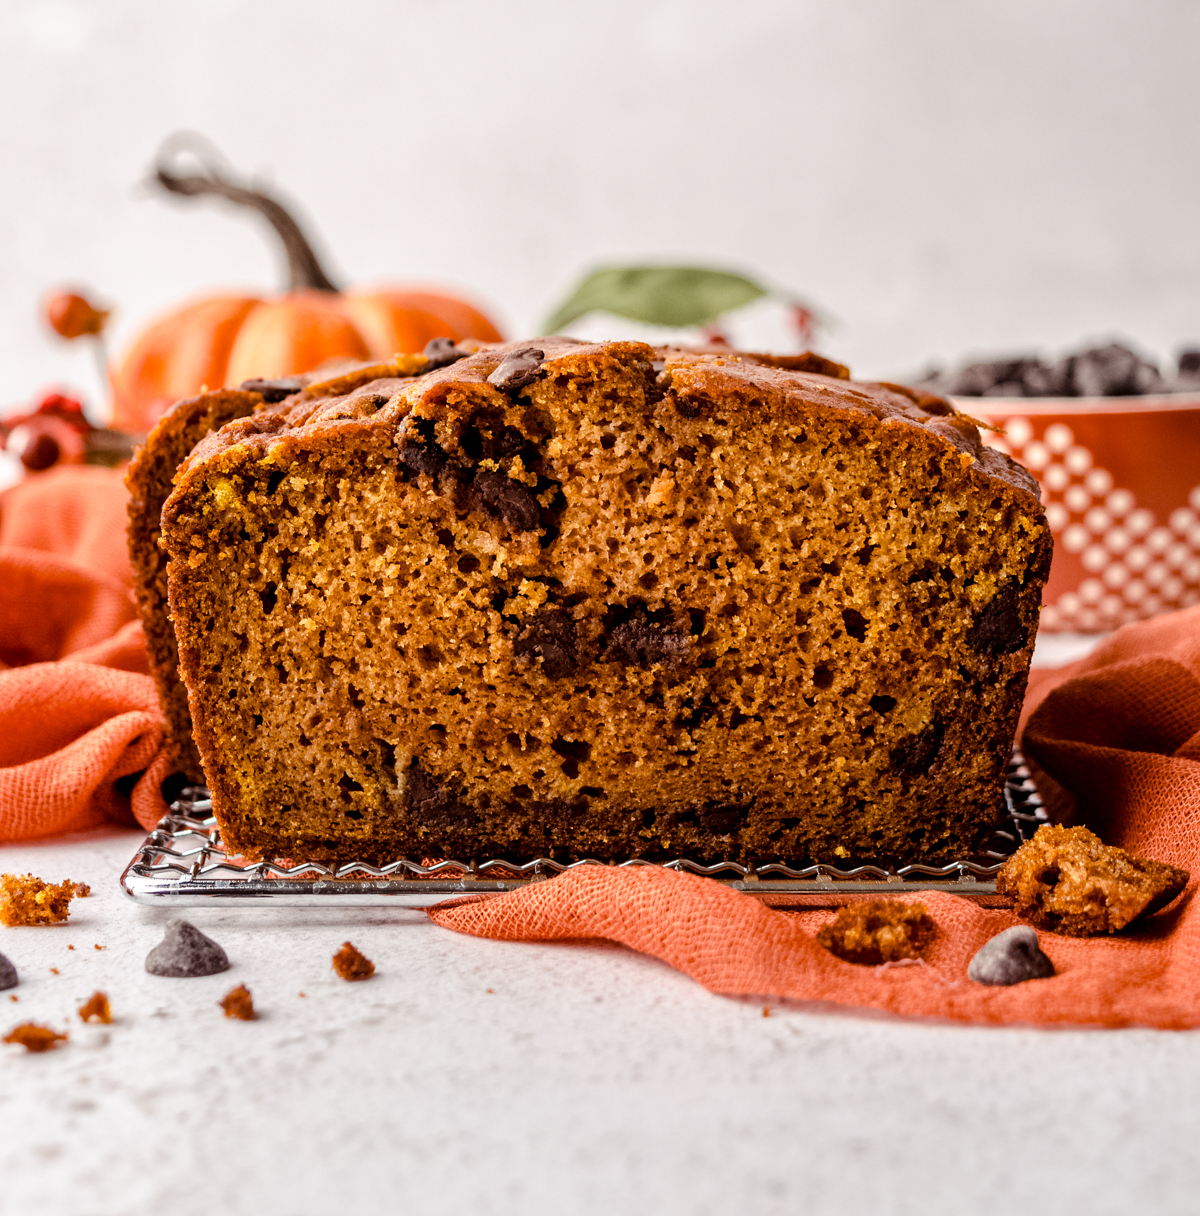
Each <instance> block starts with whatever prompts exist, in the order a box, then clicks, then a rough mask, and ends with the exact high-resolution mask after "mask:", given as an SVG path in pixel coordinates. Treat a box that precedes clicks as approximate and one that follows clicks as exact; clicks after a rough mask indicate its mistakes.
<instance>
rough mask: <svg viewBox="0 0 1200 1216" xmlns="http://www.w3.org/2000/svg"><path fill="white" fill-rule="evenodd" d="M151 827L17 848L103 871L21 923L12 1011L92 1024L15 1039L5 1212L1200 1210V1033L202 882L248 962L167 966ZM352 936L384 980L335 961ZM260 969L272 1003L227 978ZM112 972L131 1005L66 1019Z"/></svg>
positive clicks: (32, 861)
mask: <svg viewBox="0 0 1200 1216" xmlns="http://www.w3.org/2000/svg"><path fill="white" fill-rule="evenodd" d="M137 842H138V836H137V835H135V834H132V833H116V834H111V835H108V836H102V837H92V838H90V839H86V840H85V839H80V840H76V841H72V842H69V843H61V842H60V843H55V844H48V845H43V846H9V847H7V848H3V849H0V871H9V872H11V871H14V870H16V871H24V870H26V869H31V870H33V871H34V872H35V873H38V874H40V875H41V876H42V877H44V878H46V879H48V880H50V879H53V880H58V879H61V878H64V877H70V878H73V879H76V880H82V881H88V882H90V883H91V884H92V885H93V889H94V892H95V894H94V895H93V896H92V897H91V898H90V899H88V900H84V901H81V902H79V903H77V904H76V905H75V909H76V911H75V912H74V914H73V916H72V918H71V923H70V924H69V925H67V926H63V927H59V928H53V929H0V950H2V951H3V952H4V953H6V954H8V955H9V957H10V958H12V959H13V960H14V962H16V964H17V966H18V967H19V969H20V971H21V974H22V984H21V987H20V988H19V989H17V990H16V991H17V994H18V995H19V997H20V1001H19V1002H18V1003H15V1004H13V1003H10V1002H9V1001H8V999H7V998H8V995H9V994H7V993H4V994H0V1015H2V1016H0V1029H3V1030H4V1032H7V1030H8V1029H9V1028H10V1027H11V1025H13V1024H15V1023H16V1022H17V1021H19V1020H23V1019H25V1018H29V1017H32V1018H35V1019H37V1020H39V1021H44V1022H47V1023H49V1024H51V1025H55V1026H58V1025H61V1024H63V1023H66V1024H69V1025H70V1026H71V1042H70V1043H69V1044H68V1045H67V1046H66V1047H64V1048H61V1049H59V1050H58V1051H56V1052H54V1053H50V1054H47V1055H42V1056H36V1055H28V1054H26V1053H25V1052H24V1051H23V1050H22V1049H19V1048H15V1047H3V1048H0V1213H3V1216H28V1214H31V1213H35V1212H36V1213H38V1214H39V1216H59V1214H62V1216H109V1214H113V1216H140V1214H141V1213H169V1214H171V1216H174V1214H176V1213H179V1214H181V1216H191V1214H192V1213H197V1214H200V1213H205V1214H208V1213H220V1214H221V1216H240V1214H241V1213H247V1214H255V1216H258V1214H264V1216H271V1214H275V1213H278V1214H279V1216H294V1214H302V1216H307V1214H308V1213H326V1212H331V1213H339V1214H340V1213H353V1212H359V1211H361V1212H451V1211H455V1212H472V1211H478V1212H488V1213H492V1212H495V1213H509V1212H513V1213H516V1212H520V1213H528V1212H541V1211H548V1210H553V1211H555V1212H562V1213H575V1212H584V1213H610V1212H611V1213H622V1214H624V1213H644V1214H646V1216H664V1214H667V1213H676V1212H678V1213H714V1214H717V1213H719V1214H721V1216H726V1214H728V1213H742V1212H771V1213H775V1212H779V1213H789V1214H792V1213H799V1212H804V1213H806V1214H812V1213H836V1214H837V1216H854V1214H857V1213H863V1214H870V1216H886V1214H889V1213H913V1214H914V1216H930V1214H931V1213H940V1212H952V1213H976V1212H979V1213H997V1214H998V1216H1011V1214H1012V1213H1018V1212H1019V1213H1041V1212H1047V1213H1049V1212H1054V1213H1076V1212H1087V1213H1088V1214H1089V1216H1104V1214H1106V1213H1118V1212H1125V1211H1135V1210H1136V1211H1138V1212H1139V1213H1192V1212H1195V1211H1196V1188H1197V1183H1198V1181H1200V1148H1198V1146H1200V1106H1198V1104H1197V1103H1196V1101H1195V1094H1196V1092H1197V1087H1198V1086H1200V1037H1198V1036H1197V1035H1195V1034H1192V1033H1159V1032H1153V1031H1145V1030H1130V1031H1119V1032H1073V1031H1055V1032H1045V1031H1036V1030H1027V1029H1003V1030H995V1029H983V1028H969V1027H967V1028H964V1027H960V1026H949V1025H932V1024H920V1023H913V1022H902V1021H898V1020H894V1019H879V1018H867V1017H859V1016H853V1015H843V1014H835V1013H829V1012H816V1011H811V1010H804V1009H801V1008H797V1007H792V1008H779V1007H778V1006H775V1005H772V1006H771V1016H770V1017H769V1018H763V1016H762V1003H761V1002H739V1001H730V1000H725V999H722V998H719V997H715V996H712V995H710V994H709V993H707V992H705V991H704V990H703V989H702V988H700V987H698V986H697V985H695V984H693V983H692V982H691V981H689V980H688V979H686V978H685V977H683V976H682V975H679V974H677V973H675V972H673V971H671V970H669V969H668V968H666V967H664V966H662V965H661V964H659V963H657V962H655V961H654V960H651V959H648V958H644V957H641V956H639V955H636V954H633V953H632V952H629V951H625V950H621V949H618V948H615V947H610V946H605V945H591V946H585V945H526V944H520V943H496V942H486V941H477V940H473V939H470V938H464V937H459V936H457V935H455V934H451V933H449V932H446V931H444V930H441V929H438V928H436V927H435V926H433V925H432V924H430V923H429V922H428V921H427V920H426V919H425V918H424V916H422V915H420V914H418V913H409V912H402V911H391V910H388V909H369V910H364V911H363V912H358V913H356V912H353V911H349V912H342V911H334V910H326V911H314V912H312V913H305V912H302V911H286V910H279V911H269V910H266V909H259V908H250V909H239V910H237V911H209V910H207V909H202V910H192V911H190V912H189V913H188V916H189V918H190V919H192V920H193V921H194V922H195V923H196V924H197V925H198V926H199V927H200V928H202V929H204V930H205V931H207V932H209V933H210V934H211V935H212V936H213V937H215V938H216V939H217V940H218V941H220V942H221V943H222V944H223V945H224V946H225V947H226V949H227V950H228V952H229V955H230V957H231V959H232V960H233V969H232V970H231V971H229V972H226V973H225V974H223V975H218V976H212V977H209V978H205V979H192V980H170V979H160V978H156V977H154V976H149V975H147V974H146V973H145V972H144V970H143V969H142V960H143V958H144V957H145V954H146V951H147V950H148V949H149V948H150V947H151V946H152V945H153V944H155V942H157V941H158V940H159V937H160V936H161V927H162V921H163V920H164V919H165V915H164V914H163V913H161V912H160V911H159V910H157V909H155V910H149V911H148V910H144V909H142V908H139V907H136V906H134V905H132V904H129V903H127V902H126V901H125V900H124V898H123V897H122V896H121V895H120V894H119V892H118V889H117V877H118V874H119V872H120V870H121V868H122V866H123V865H124V863H125V861H127V860H128V858H129V857H130V856H131V855H132V853H133V850H134V847H135V845H136V843H137ZM347 937H349V938H351V939H352V940H353V941H354V942H355V943H356V944H357V945H358V946H359V947H361V948H362V950H363V951H364V952H365V953H366V954H367V955H368V956H369V957H370V958H372V959H374V961H375V963H376V964H377V967H378V973H377V975H376V977H375V978H374V979H372V980H370V981H368V982H366V983H362V984H346V983H343V982H342V981H340V980H338V979H337V978H336V977H335V976H334V975H333V973H332V971H331V970H330V969H329V958H330V956H331V955H332V953H333V952H334V950H336V949H337V947H338V946H339V945H340V944H341V942H342V941H343V940H345V939H346V938H347ZM97 942H99V943H101V944H103V945H106V946H107V949H106V950H105V951H103V952H97V951H95V950H94V949H93V945H94V944H95V943H97ZM68 943H72V944H74V946H75V950H74V951H68V950H67V945H68ZM52 966H54V967H57V968H58V969H59V972H60V974H59V975H57V976H55V975H52V974H51V973H50V967H52ZM240 982H244V983H246V984H247V986H248V987H249V988H250V989H251V991H252V992H253V994H254V999H255V1003H256V1005H257V1006H258V1008H259V1009H260V1011H261V1013H262V1017H261V1018H260V1020H258V1021H256V1022H253V1023H242V1022H234V1021H229V1020H227V1019H225V1018H224V1017H222V1015H221V1012H220V1010H219V1009H218V1008H217V1007H216V1004H215V1002H216V1001H217V999H218V998H219V997H220V996H221V995H222V994H223V993H224V992H225V991H227V990H228V989H229V988H230V987H232V986H233V985H234V984H237V983H240ZM96 988H102V989H104V990H105V991H107V993H108V994H109V997H110V999H111V1001H112V1005H113V1010H114V1014H115V1017H116V1021H115V1022H114V1023H113V1025H112V1026H110V1027H104V1028H100V1027H83V1026H81V1025H80V1024H79V1022H78V1020H77V1019H76V1018H75V1016H74V1010H75V1008H76V1006H78V1005H79V1004H80V1003H81V1002H82V1001H83V1000H84V999H85V998H86V997H87V996H88V995H90V993H91V992H92V991H93V990H95V989H96ZM488 989H492V990H493V991H492V992H490V993H489V991H488ZM301 991H303V992H305V993H307V998H306V999H301V998H300V997H299V995H298V993H299V992H301Z"/></svg>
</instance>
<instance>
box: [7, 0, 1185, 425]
mask: <svg viewBox="0 0 1200 1216" xmlns="http://www.w3.org/2000/svg"><path fill="white" fill-rule="evenodd" d="M0 46H3V47H4V69H3V72H0V148H2V150H3V161H2V166H3V168H2V172H3V180H4V188H3V191H2V197H0V409H2V408H12V407H14V406H15V405H17V404H20V403H21V402H23V401H24V400H26V399H28V398H29V396H30V395H31V394H32V393H33V392H34V391H35V390H36V389H38V388H39V387H41V386H42V385H44V384H46V383H48V382H52V381H55V380H64V381H66V382H68V383H74V384H77V385H79V386H80V387H82V388H84V389H85V390H89V391H91V392H92V393H93V394H94V393H95V392H96V388H97V381H96V377H95V372H94V370H93V369H92V367H91V364H90V360H89V358H88V356H87V354H86V352H84V351H81V350H78V349H76V348H69V347H65V346H64V345H62V344H61V343H59V342H58V341H57V340H56V339H54V338H53V337H52V336H51V335H48V334H47V333H45V332H44V331H43V329H42V328H41V326H40V322H39V318H38V310H39V300H40V297H41V296H42V294H43V292H44V291H45V289H46V288H48V287H50V286H51V285H54V284H57V283H61V282H64V281H78V282H81V283H83V284H86V285H89V286H90V287H91V288H93V289H94V290H95V291H96V292H98V293H101V294H102V295H103V296H104V297H105V298H107V299H108V300H110V301H112V302H113V303H115V305H116V306H117V307H118V309H119V313H118V316H117V324H116V329H115V334H114V337H115V338H116V339H117V342H116V345H117V347H118V349H119V348H120V347H121V346H122V345H124V343H125V342H126V341H127V340H128V338H129V337H130V336H131V335H132V334H133V333H135V332H136V331H137V329H138V327H139V326H140V325H141V324H143V323H144V322H145V321H146V320H148V319H149V318H150V317H151V316H153V315H154V314H155V313H157V312H159V311H162V310H164V309H166V308H168V307H170V306H171V305H172V304H174V303H176V302H178V301H180V300H182V299H183V298H185V297H188V296H190V295H192V294H195V293H198V292H205V291H209V290H212V289H214V288H242V287H249V288H255V289H262V290H270V289H272V288H273V287H275V286H277V285H278V283H279V279H280V273H281V272H280V266H279V263H278V259H277V255H276V252H275V250H274V249H273V248H272V247H271V246H270V244H269V243H268V242H267V241H266V240H264V238H263V235H262V233H261V232H260V230H259V228H258V226H257V223H256V221H254V220H253V219H250V218H239V217H237V216H234V215H233V214H232V213H230V212H229V211H228V210H227V209H225V208H224V207H222V206H221V205H220V204H215V203H202V204H198V205H192V206H184V205H178V204H173V203H170V202H164V201H160V200H159V199H157V198H153V197H150V196H148V195H147V194H145V193H141V192H139V191H138V190H137V188H136V185H137V183H138V181H139V180H140V179H141V178H142V177H143V176H144V174H145V171H146V169H147V167H148V165H149V163H150V161H151V158H152V156H153V153H154V151H155V148H156V147H157V145H158V143H159V141H160V139H161V138H162V137H163V136H164V135H165V134H166V133H168V132H169V131H172V130H174V129H176V128H180V127H190V128H196V129H198V130H200V131H203V132H205V133H206V134H207V135H209V136H210V137H211V138H212V139H214V140H215V141H216V142H217V143H218V144H219V145H220V146H221V148H223V149H224V151H225V152H226V153H227V155H228V156H229V158H230V159H231V160H232V162H233V163H234V164H235V165H237V166H238V167H240V168H243V169H245V170H247V171H251V172H255V173H258V174H260V175H262V176H263V177H264V178H265V179H267V180H273V181H274V182H276V183H277V184H278V186H279V187H281V188H282V189H284V190H286V192H288V194H290V195H291V196H292V197H293V198H296V199H300V200H302V202H303V206H304V210H305V213H306V216H307V218H308V220H309V221H310V222H311V225H312V227H313V228H314V229H315V230H316V231H317V232H319V234H320V235H321V237H322V241H323V248H324V249H325V250H327V251H328V253H329V260H330V262H331V264H332V266H333V267H334V268H335V270H336V273H337V274H338V275H339V276H341V277H342V278H343V279H344V281H346V282H356V283H371V282H384V281H400V282H411V281H418V282H420V281H425V282H440V283H444V284H447V285H450V286H452V287H456V288H458V289H460V290H463V291H467V292H469V293H471V294H472V295H473V296H474V297H475V298H477V299H478V300H479V301H481V302H483V303H484V304H485V305H486V306H487V307H488V308H490V309H491V310H492V311H493V313H494V314H495V315H496V317H497V319H498V320H499V322H500V323H501V325H502V327H503V328H504V329H505V330H506V331H507V332H508V333H509V334H511V335H513V336H519V335H521V334H527V333H530V332H532V331H535V330H536V327H537V323H538V321H539V320H540V318H541V317H543V316H544V315H545V314H546V312H547V311H548V309H549V307H550V306H551V305H552V304H553V303H554V302H555V300H556V299H557V298H558V297H559V296H561V295H562V294H563V293H564V292H565V291H566V290H567V288H569V286H570V285H571V284H572V282H573V281H574V280H575V278H576V277H577V276H578V275H579V274H580V273H581V272H583V271H584V270H585V269H587V268H588V267H590V266H592V265H594V264H597V263H604V262H621V261H627V260H657V259H668V260H670V259H679V260H684V259H686V260H689V261H701V260H702V261H705V262H711V263H713V264H718V265H725V266H730V267H734V268H743V269H746V270H748V271H750V272H753V273H756V274H759V275H762V276H765V277H766V278H768V279H770V280H771V281H773V282H776V283H778V284H781V285H783V286H784V287H787V288H790V289H791V290H793V291H796V292H800V293H803V294H805V295H807V296H808V297H810V298H811V299H812V300H814V301H816V302H817V303H818V304H820V305H822V306H823V307H824V308H825V309H826V310H828V311H829V312H830V313H831V314H833V315H834V316H835V317H836V318H837V319H838V322H839V324H838V327H837V328H836V330H834V331H833V332H832V333H831V334H829V335H828V336H827V338H826V339H825V340H824V341H823V343H822V345H823V346H824V347H825V349H827V350H828V351H829V352H830V353H831V354H834V355H837V356H839V357H842V358H845V359H847V360H848V361H849V362H850V363H851V364H852V365H853V366H854V367H855V369H856V370H857V371H859V372H861V373H864V374H868V375H895V376H899V375H905V374H910V375H911V374H913V373H915V372H917V371H919V370H920V369H921V368H923V367H924V366H925V365H926V364H927V362H928V361H930V360H931V359H956V358H958V357H960V356H962V355H964V354H966V353H968V352H971V351H984V352H989V351H1000V352H1002V351H1006V350H1009V349H1014V348H1022V347H1040V348H1042V349H1048V350H1052V351H1053V350H1062V349H1063V348H1064V347H1067V346H1070V345H1072V344H1074V343H1078V342H1080V341H1083V340H1085V339H1090V338H1097V337H1103V336H1106V335H1117V334H1120V335H1124V336H1126V337H1127V338H1129V339H1131V340H1133V341H1135V342H1136V343H1139V344H1141V345H1142V346H1143V347H1144V348H1145V349H1147V350H1148V351H1150V352H1152V353H1154V354H1157V355H1158V356H1160V357H1162V356H1168V355H1170V354H1172V353H1173V352H1174V351H1175V350H1176V349H1177V348H1178V347H1179V346H1180V345H1182V344H1185V343H1192V344H1200V223H1197V220H1198V218H1200V208H1198V200H1200V154H1198V153H1200V146H1198V145H1200V134H1198V131H1200V124H1198V123H1197V121H1196V120H1197V115H1198V113H1200V106H1198V104H1197V103H1198V102H1200V71H1197V68H1196V65H1197V62H1198V61H1200V55H1198V54H1197V52H1198V50H1200V5H1197V4H1196V3H1194V2H1193V0H1136V2H1135V0H1128V2H1124V3H1122V2H1115V0H1036V2H1035V0H1003V2H1002V3H978V2H975V0H972V2H970V3H962V2H961V0H911V2H909V3H904V4H900V3H895V2H891V0H807V2H805V0H781V2H773V0H739V2H738V3H736V4H733V3H725V4H721V3H717V2H716V0H697V2H693V3H685V2H683V0H607V2H606V3H603V4H595V3H593V4H588V3H582V2H579V0H573V2H571V3H563V2H559V3H538V2H531V0H526V2H523V3H513V2H510V3H499V2H497V0H488V2H485V0H460V2H457V3H451V2H439V0H342V2H341V3H338V4H333V3H330V2H329V0H319V2H317V0H286V2H285V0H254V2H253V3H251V2H248V0H205V3H203V4H187V3H180V2H178V0H173V2H172V3H169V4H162V3H157V4H155V3H150V2H149V0H5V3H4V4H3V6H0ZM572 328H573V329H575V330H576V331H577V332H579V331H584V332H585V333H586V334H587V335H588V336H600V335H601V334H617V333H623V332H627V331H628V326H623V325H620V324H617V323H612V322H608V321H604V320H601V321H599V322H593V323H592V324H590V325H588V326H578V325H577V326H574V327H572ZM738 331H739V332H740V333H741V334H742V335H743V336H744V337H745V338H746V339H747V340H754V341H759V342H765V343H769V344H772V345H774V346H776V347H777V348H785V347H786V345H787V343H788V341H789V334H788V333H787V331H786V329H785V328H784V326H783V324H782V319H781V317H780V316H779V315H778V314H777V313H772V311H771V309H769V308H762V309H759V310H758V312H757V314H755V313H752V314H750V315H749V316H747V317H746V318H745V319H744V321H743V322H742V323H741V324H740V326H739V327H738Z"/></svg>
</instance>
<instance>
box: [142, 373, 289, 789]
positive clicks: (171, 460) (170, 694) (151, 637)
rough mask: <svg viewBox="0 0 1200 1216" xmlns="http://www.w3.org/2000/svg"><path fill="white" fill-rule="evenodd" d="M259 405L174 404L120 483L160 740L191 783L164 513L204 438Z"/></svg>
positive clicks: (195, 775) (193, 758) (217, 397)
mask: <svg viewBox="0 0 1200 1216" xmlns="http://www.w3.org/2000/svg"><path fill="white" fill-rule="evenodd" d="M264 404H266V400H265V398H264V397H263V396H262V395H260V394H258V393H243V392H219V393H206V394H205V395H204V396H202V397H192V398H188V399H187V400H184V401H180V402H178V403H177V404H176V405H175V406H174V407H173V408H172V409H171V410H170V411H169V412H168V413H167V414H165V415H164V416H163V417H162V418H160V419H159V421H158V423H157V425H156V426H155V428H154V430H153V431H152V432H151V433H150V435H149V436H148V437H147V440H146V443H145V444H144V445H143V446H142V447H140V448H138V449H137V451H136V452H135V453H134V456H133V460H132V461H131V462H130V465H129V471H128V473H127V474H126V477H125V484H126V486H127V487H128V489H129V504H128V512H129V523H128V529H127V531H128V538H129V559H130V562H131V564H132V566H133V585H134V591H135V593H136V595H137V601H138V611H139V615H140V616H141V618H142V629H143V632H144V634H145V636H146V653H147V655H148V657H149V661H150V674H151V675H152V676H153V677H154V682H155V684H156V686H157V688H158V699H159V704H160V705H161V707H162V711H163V717H164V719H165V721H166V730H165V741H166V745H167V749H168V751H169V753H170V757H171V762H172V764H173V765H174V766H175V768H176V769H178V771H180V772H182V773H186V774H187V776H188V778H189V779H190V780H192V781H203V780H204V769H203V767H202V766H201V763H200V754H199V753H198V752H197V750H196V745H195V743H194V742H193V740H192V718H191V713H190V711H189V710H188V703H187V689H186V688H185V687H184V685H183V682H182V681H181V680H180V679H179V650H178V647H177V646H176V644H175V629H174V627H173V625H172V624H171V619H170V612H169V609H168V605H167V554H166V551H165V550H164V549H163V548H162V547H161V546H160V545H159V538H160V536H161V535H162V527H161V523H160V519H161V516H162V507H163V503H164V502H166V500H167V496H168V495H169V494H170V493H171V487H172V483H173V479H174V477H175V470H176V469H177V468H178V467H179V466H180V465H181V464H182V463H183V461H184V459H185V458H186V457H187V455H188V453H189V452H190V451H191V450H192V449H193V448H194V447H195V446H196V444H197V443H199V442H200V440H201V439H203V438H204V436H205V435H207V434H208V433H209V432H211V431H216V430H219V429H220V428H221V427H222V426H224V425H225V423H227V422H230V421H232V420H233V419H235V418H242V417H245V416H246V415H247V414H250V413H253V411H254V410H255V409H256V408H259V407H261V406H263V405H264Z"/></svg>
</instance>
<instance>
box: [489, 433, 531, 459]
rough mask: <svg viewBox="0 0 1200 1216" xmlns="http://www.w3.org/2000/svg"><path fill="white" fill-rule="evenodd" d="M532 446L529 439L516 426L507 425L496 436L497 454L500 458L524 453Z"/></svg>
mask: <svg viewBox="0 0 1200 1216" xmlns="http://www.w3.org/2000/svg"><path fill="white" fill-rule="evenodd" d="M530 448H531V444H530V443H529V440H528V439H526V438H525V436H524V435H522V434H521V432H520V431H518V430H517V428H516V427H515V426H506V427H505V428H504V429H503V430H502V431H501V432H500V434H499V435H497V436H496V455H497V457H499V458H500V459H503V458H504V457H505V456H516V455H517V454H518V453H522V454H524V453H526V452H528V451H529V450H530Z"/></svg>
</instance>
